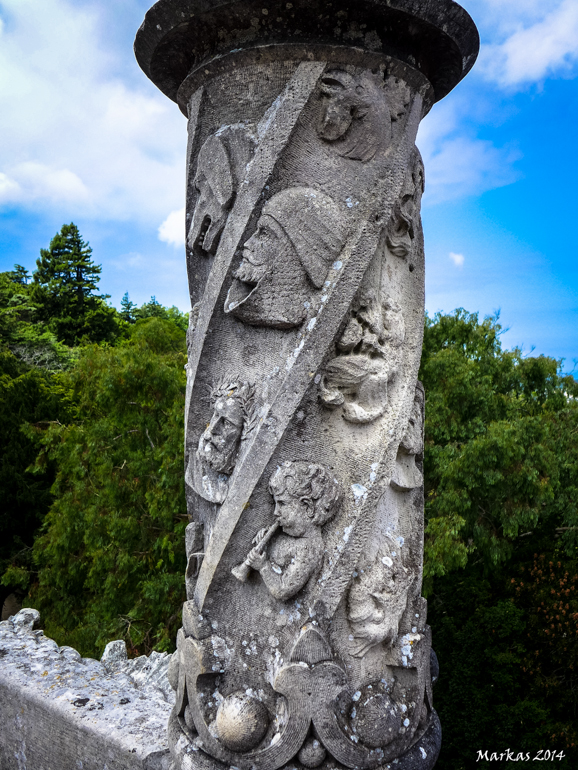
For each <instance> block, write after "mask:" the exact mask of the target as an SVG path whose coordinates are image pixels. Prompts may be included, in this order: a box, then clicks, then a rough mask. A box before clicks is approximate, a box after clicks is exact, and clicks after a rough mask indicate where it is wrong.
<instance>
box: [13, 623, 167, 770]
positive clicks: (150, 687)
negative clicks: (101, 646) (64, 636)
mask: <svg viewBox="0 0 578 770" xmlns="http://www.w3.org/2000/svg"><path fill="white" fill-rule="evenodd" d="M38 621H39V613H38V612H37V610H33V609H24V610H21V611H20V612H19V613H18V614H16V615H14V616H13V617H11V618H9V619H8V620H7V621H4V622H2V623H0V770H73V769H74V770H79V769H82V770H169V767H170V760H169V753H168V746H167V737H166V729H167V722H168V717H169V714H170V711H171V709H172V706H173V703H174V693H173V692H172V690H171V688H170V685H169V683H168V680H167V678H166V673H167V668H168V663H169V660H170V656H169V655H168V654H166V653H156V652H153V653H152V654H151V656H149V657H146V656H142V657H140V658H136V659H134V660H128V659H127V655H126V646H125V644H124V642H122V641H116V642H111V643H110V644H109V645H108V646H107V648H106V650H105V653H104V655H103V657H102V659H101V660H100V661H97V660H93V659H91V658H83V657H82V656H81V655H80V653H79V652H77V651H76V650H74V649H73V648H72V647H59V646H58V645H57V644H56V642H54V641H53V640H52V639H49V638H47V637H46V636H44V633H43V632H42V631H41V630H35V625H37V624H38Z"/></svg>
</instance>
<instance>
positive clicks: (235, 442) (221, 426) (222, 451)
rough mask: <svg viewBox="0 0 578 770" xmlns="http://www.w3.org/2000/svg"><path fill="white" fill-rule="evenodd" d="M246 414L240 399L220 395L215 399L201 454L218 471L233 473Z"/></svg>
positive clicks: (201, 442) (201, 445) (203, 437)
mask: <svg viewBox="0 0 578 770" xmlns="http://www.w3.org/2000/svg"><path fill="white" fill-rule="evenodd" d="M243 424H244V415H243V410H242V408H241V405H240V403H239V399H237V398H234V397H226V396H223V397H220V398H218V399H217V400H216V401H215V406H214V410H213V416H212V417H211V422H210V423H209V425H208V426H207V429H206V430H205V432H204V433H203V435H202V436H201V440H200V442H199V449H198V452H199V455H200V457H201V459H203V460H204V461H205V462H206V463H207V464H208V465H210V467H211V468H212V469H213V470H214V471H217V473H228V474H230V473H232V471H233V468H234V465H235V460H236V457H237V451H238V449H239V443H240V441H241V433H242V432H243Z"/></svg>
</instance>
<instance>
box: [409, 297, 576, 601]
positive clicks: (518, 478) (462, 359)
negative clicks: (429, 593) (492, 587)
mask: <svg viewBox="0 0 578 770" xmlns="http://www.w3.org/2000/svg"><path fill="white" fill-rule="evenodd" d="M500 333H501V326H500V324H499V323H498V319H497V317H491V318H486V319H484V321H482V322H479V320H478V316H477V314H470V313H467V312H466V311H464V310H457V311H456V312H455V313H453V314H450V315H441V314H438V315H436V316H435V317H434V318H433V319H430V318H427V319H426V328H425V339H424V351H423V357H422V364H421V370H420V378H421V379H422V381H423V383H424V386H425V389H426V399H427V401H426V411H427V417H426V432H425V455H424V464H425V477H426V509H425V513H426V523H427V526H426V546H425V548H426V554H425V557H426V563H425V576H426V590H429V589H430V588H431V578H432V577H434V576H435V575H440V576H441V575H444V574H447V573H449V572H451V571H452V570H454V569H456V568H458V567H463V566H464V565H465V564H466V562H467V559H468V554H470V553H473V552H476V554H477V556H476V558H481V559H482V560H483V561H484V563H485V564H486V565H487V566H488V567H491V566H493V565H496V564H498V563H500V562H502V561H504V560H507V559H508V558H509V557H510V556H511V554H512V552H513V548H514V545H515V543H516V540H517V538H518V536H519V535H520V534H522V533H523V532H526V531H528V530H533V529H535V528H536V527H538V526H539V525H541V524H542V523H546V522H548V523H549V526H550V527H551V528H555V527H556V526H565V527H568V529H567V530H566V531H565V535H564V543H565V544H566V546H567V547H568V549H570V550H569V553H570V552H571V551H572V548H573V547H574V546H575V545H576V543H577V542H578V541H577V539H576V531H575V530H574V529H571V528H572V527H574V526H575V525H576V524H578V521H577V518H578V516H577V513H576V505H575V503H573V500H575V499H576V494H577V492H578V481H577V479H578V453H577V448H576V442H575V441H574V440H573V438H572V436H573V435H574V432H575V431H576V429H577V427H578V401H577V397H578V385H577V383H576V381H575V380H574V378H573V377H570V376H563V375H562V374H561V372H560V362H558V361H555V360H554V359H551V358H547V357H545V356H539V357H526V358H525V357H523V356H522V354H521V352H520V351H519V350H512V351H504V350H502V347H501V344H500Z"/></svg>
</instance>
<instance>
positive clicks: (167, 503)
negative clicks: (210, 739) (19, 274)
mask: <svg viewBox="0 0 578 770" xmlns="http://www.w3.org/2000/svg"><path fill="white" fill-rule="evenodd" d="M185 360H186V358H185V334H184V332H183V331H182V330H181V329H179V328H178V327H177V326H176V325H175V324H174V323H173V322H171V321H167V320H165V319H161V318H150V319H145V320H141V321H138V322H137V323H136V324H135V325H134V327H133V330H132V334H131V337H130V339H129V340H128V341H127V342H126V343H123V344H120V345H118V346H116V347H113V348H102V347H98V346H91V347H87V348H86V349H85V350H84V351H83V352H82V354H81V357H80V359H79V362H78V364H77V366H76V367H75V368H74V369H73V370H71V371H70V372H69V373H68V374H67V375H66V376H67V379H68V384H69V387H70V388H71V391H72V392H73V394H74V401H75V404H76V410H77V412H76V419H75V420H73V421H71V422H69V423H68V424H67V425H51V426H50V427H49V428H48V430H46V431H44V432H43V433H42V436H41V440H42V443H43V446H44V449H43V452H42V453H41V454H40V456H39V458H38V461H37V464H36V467H37V469H38V470H42V469H43V468H44V467H45V465H46V464H47V463H48V464H50V463H54V464H55V466H56V468H57V475H56V482H55V484H54V487H53V494H54V502H53V504H52V506H51V509H50V511H49V513H48V515H47V516H46V521H45V532H44V534H43V535H42V537H40V538H39V539H37V541H36V544H35V559H36V563H37V565H38V570H39V571H38V577H37V581H36V584H35V586H34V588H33V591H32V595H31V599H32V602H33V603H34V606H37V607H38V608H39V609H40V610H41V612H42V614H43V617H44V619H45V621H46V629H47V633H48V634H49V635H50V636H52V637H53V638H55V639H56V640H57V641H58V642H59V643H60V644H64V643H66V644H71V645H73V646H75V647H77V648H78V649H79V650H81V651H82V652H83V653H84V654H91V655H95V654H99V653H101V652H102V650H103V648H104V646H105V644H106V643H107V642H108V641H110V639H114V638H118V637H119V636H122V637H124V638H125V639H126V640H127V643H128V645H129V647H130V649H131V650H133V651H137V650H138V651H140V652H148V651H150V650H151V648H153V647H154V648H155V649H160V650H164V649H170V648H171V646H172V645H173V643H174V638H175V634H176V630H177V627H178V620H177V618H178V617H179V613H180V607H181V604H182V601H183V599H184V596H183V594H184V581H183V574H184V569H185V554H184V529H185V526H186V523H187V520H188V519H187V515H186V506H185V498H184V485H183V471H182V446H183V410H184V391H185V374H184V369H183V364H184V362H185ZM32 430H33V429H32Z"/></svg>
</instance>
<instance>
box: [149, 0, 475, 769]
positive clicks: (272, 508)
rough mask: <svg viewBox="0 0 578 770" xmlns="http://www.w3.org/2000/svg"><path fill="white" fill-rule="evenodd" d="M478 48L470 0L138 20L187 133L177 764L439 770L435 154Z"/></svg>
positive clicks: (220, 9) (361, 1)
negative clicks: (428, 552) (428, 589)
mask: <svg viewBox="0 0 578 770" xmlns="http://www.w3.org/2000/svg"><path fill="white" fill-rule="evenodd" d="M478 49H479V36H478V32H477V29H476V26H475V24H474V22H473V21H472V19H471V18H470V16H469V15H468V13H467V12H466V11H465V10H464V9H463V8H462V7H461V6H460V5H458V4H457V3H456V2H453V0H356V2H352V1H351V0H290V1H289V0H259V2H257V1H256V0H159V1H158V2H156V3H155V4H154V5H153V6H152V7H151V8H150V10H149V11H148V12H147V13H146V16H145V19H144V22H143V24H142V26H141V28H140V29H139V30H138V33H137V36H136V41H135V54H136V58H137V61H138V63H139V64H140V66H141V68H142V69H143V71H144V73H145V74H146V75H147V77H149V78H150V79H151V80H152V82H153V83H155V85H156V86H157V87H158V88H159V89H160V90H161V91H162V92H163V93H164V94H165V95H166V96H167V97H168V98H170V99H172V100H173V101H175V102H176V103H177V104H178V106H179V108H180V110H181V112H182V113H183V114H184V115H185V117H186V118H187V121H188V124H187V128H188V145H187V153H186V180H187V181H186V188H185V203H186V217H185V220H186V221H185V230H186V232H185V235H186V238H185V242H186V247H185V249H186V251H185V259H186V265H187V273H188V282H189V295H190V301H191V312H190V324H189V331H188V333H187V350H188V363H187V366H186V372H187V389H186V398H185V408H184V420H185V446H184V458H183V460H184V464H183V475H184V479H185V492H186V500H187V513H188V517H189V524H188V526H187V529H186V542H185V545H186V552H187V564H188V567H187V572H186V575H184V576H183V580H184V581H185V587H186V597H187V598H186V601H185V603H184V604H183V607H182V619H183V624H182V628H181V629H180V630H179V632H178V638H177V652H176V653H175V659H174V660H175V663H174V664H172V665H171V671H170V681H171V685H172V686H173V688H174V690H175V691H176V703H175V707H174V710H173V712H172V714H171V717H170V720H169V726H168V737H169V746H170V750H171V755H172V762H173V766H174V769H175V770H194V769H195V768H198V770H201V769H202V770H219V768H223V767H234V768H238V770H282V769H286V770H289V768H292V767H295V766H300V767H305V768H310V769H312V768H317V767H319V768H323V770H330V769H331V770H345V768H350V770H377V769H378V768H382V767H383V768H384V770H385V768H387V767H388V766H394V765H395V767H396V768H397V770H415V768H417V767H419V768H422V770H431V768H433V767H434V765H435V763H436V760H437V757H438V754H439V750H440V746H441V726H440V721H439V718H438V715H437V713H436V710H435V708H434V702H433V692H432V680H435V679H436V678H437V676H438V667H437V659H436V658H435V654H434V653H433V651H432V638H431V629H430V627H429V626H428V624H427V601H426V600H425V599H424V598H423V597H422V595H421V590H422V581H423V536H424V484H423V420H424V407H426V404H427V397H426V395H424V390H423V386H422V385H421V383H419V382H418V371H419V366H420V358H421V350H422V344H423V327H424V323H423V319H424V308H425V249H424V238H423V228H422V223H421V214H420V211H421V199H422V194H423V192H424V179H425V178H427V170H426V173H425V174H424V165H423V161H422V159H421V155H420V153H419V150H418V148H417V147H416V144H415V142H416V136H417V132H418V128H419V124H420V121H421V120H422V118H423V117H424V116H425V115H426V114H427V113H428V112H429V111H430V110H431V109H432V108H435V107H434V105H435V103H436V102H438V101H439V100H440V99H442V98H443V97H444V96H446V95H447V94H448V93H449V92H450V91H451V90H452V89H453V88H455V87H456V86H458V84H459V82H460V81H461V80H462V78H464V77H465V76H466V75H467V73H468V72H469V71H470V69H471V68H472V66H473V64H474V62H475V59H476V56H477V54H478ZM170 611H171V612H176V611H178V608H176V607H172V608H170ZM177 663H178V665H177ZM352 693H354V694H355V695H353V696H352ZM352 697H353V705H352V701H351V698H352ZM217 704H219V705H218V708H217ZM339 704H342V705H339ZM343 704H345V705H343ZM215 709H217V710H216V712H215Z"/></svg>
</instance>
